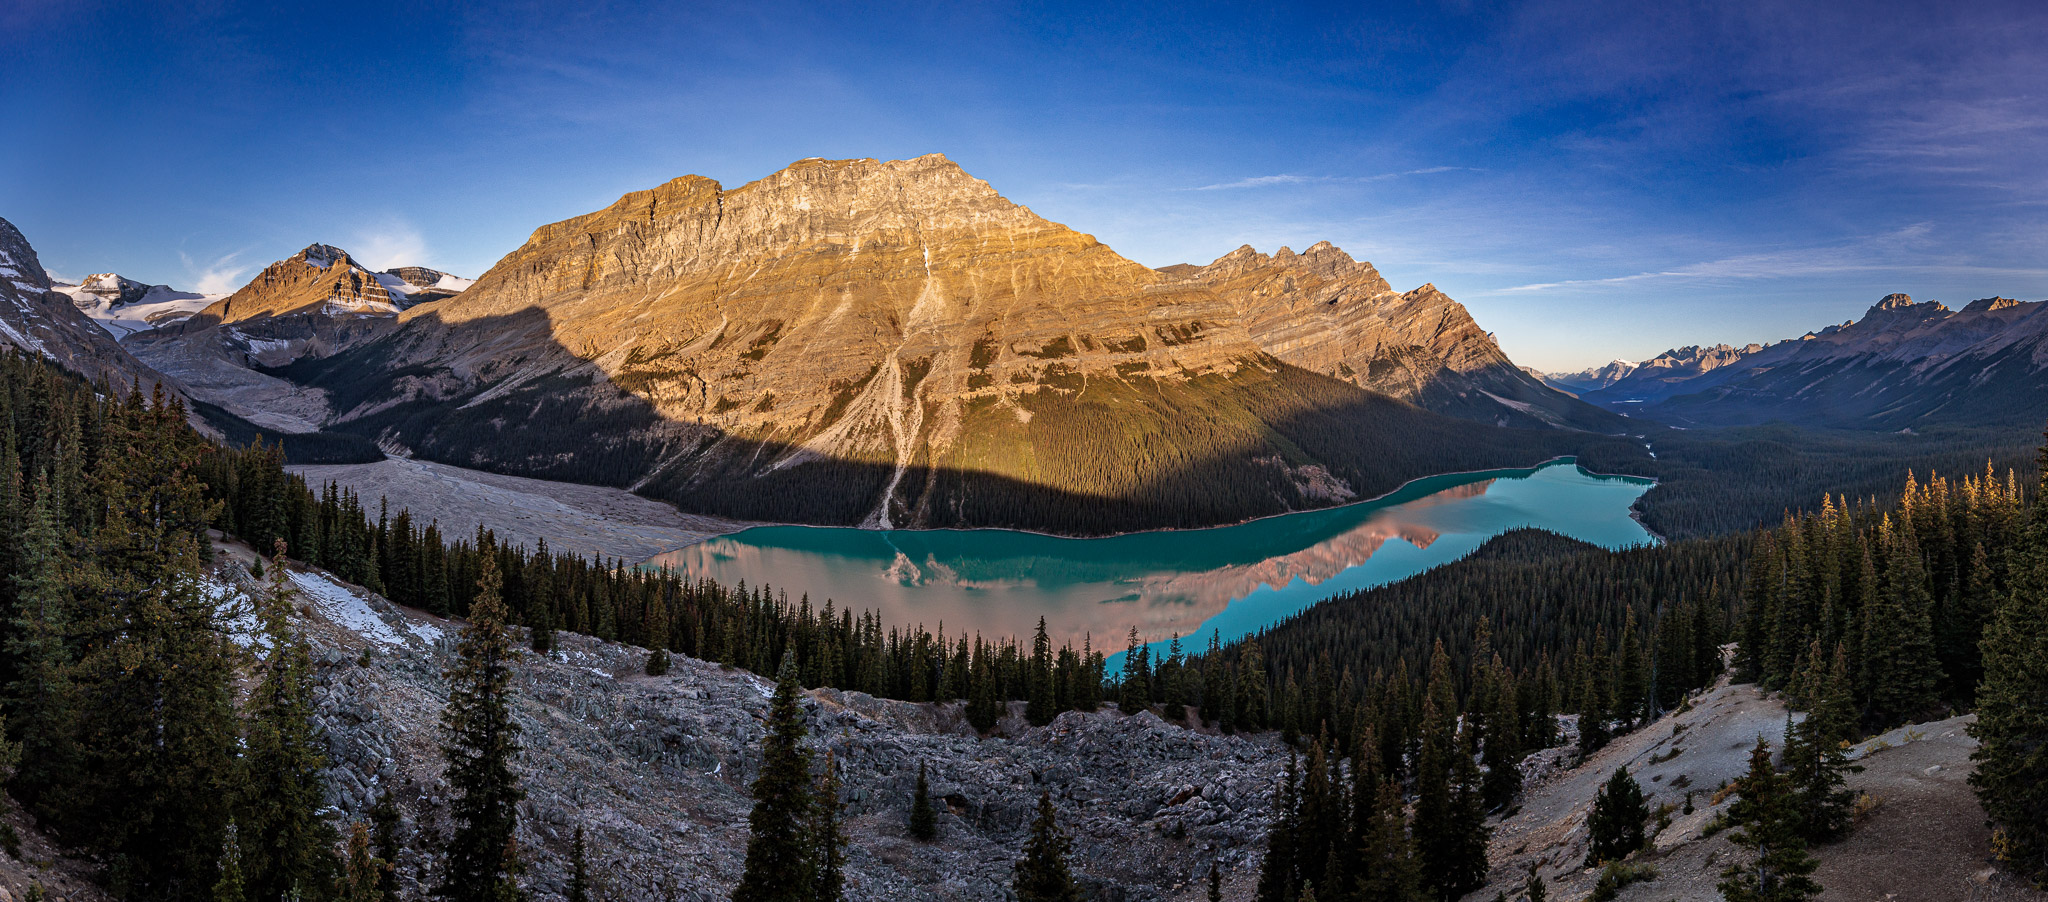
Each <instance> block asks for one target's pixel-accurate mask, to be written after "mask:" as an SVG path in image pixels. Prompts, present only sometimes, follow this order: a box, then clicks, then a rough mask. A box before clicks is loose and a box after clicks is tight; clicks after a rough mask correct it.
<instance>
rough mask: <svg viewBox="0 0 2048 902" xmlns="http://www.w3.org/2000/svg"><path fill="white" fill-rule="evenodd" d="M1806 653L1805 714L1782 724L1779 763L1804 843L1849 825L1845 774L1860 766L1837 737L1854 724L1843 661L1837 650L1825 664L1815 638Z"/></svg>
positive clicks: (1823, 838)
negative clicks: (1809, 663) (1781, 762)
mask: <svg viewBox="0 0 2048 902" xmlns="http://www.w3.org/2000/svg"><path fill="white" fill-rule="evenodd" d="M1809 656H1810V657H1812V658H1813V659H1814V663H1813V665H1812V666H1811V667H1810V668H1809V670H1810V671H1811V672H1812V675H1811V676H1810V677H1809V679H1808V680H1807V682H1808V691H1807V695H1808V701H1807V707H1808V711H1807V714H1806V718H1805V719H1804V720H1802V721H1800V722H1798V723H1795V724H1791V725H1789V726H1787V727H1786V728H1785V755H1784V765H1785V770H1786V778H1787V779H1788V780H1790V781H1791V785H1792V791H1793V794H1794V804H1793V807H1794V810H1796V811H1797V812H1799V816H1800V831H1801V833H1802V835H1804V836H1805V837H1806V840H1807V841H1808V842H1815V843H1818V842H1826V841H1827V840H1830V839H1835V838H1837V837H1839V836H1841V835H1842V834H1844V833H1846V832H1848V830H1849V817H1850V813H1851V806H1852V805H1853V804H1854V803H1855V800H1856V794H1855V793H1854V792H1851V791H1849V790H1848V789H1847V788H1845V781H1846V777H1847V775H1848V774H1852V773H1858V772H1861V771H1862V770H1863V768H1862V767H1861V766H1860V765H1854V764H1850V763H1849V756H1848V753H1847V752H1846V751H1844V750H1843V748H1842V741H1843V740H1844V739H1846V738H1848V736H1849V733H1850V731H1851V730H1852V729H1853V718H1854V715H1853V713H1852V710H1853V709H1852V705H1853V702H1851V700H1850V698H1849V693H1850V687H1849V682H1848V678H1847V671H1848V664H1847V662H1846V660H1844V656H1843V655H1841V654H1839V653H1838V654H1837V655H1836V656H1835V657H1834V659H1833V663H1832V664H1829V663H1828V662H1827V661H1826V659H1825V658H1824V656H1822V655H1821V654H1820V642H1819V641H1818V640H1816V641H1815V642H1814V643H1813V648H1812V650H1811V651H1810V652H1809Z"/></svg>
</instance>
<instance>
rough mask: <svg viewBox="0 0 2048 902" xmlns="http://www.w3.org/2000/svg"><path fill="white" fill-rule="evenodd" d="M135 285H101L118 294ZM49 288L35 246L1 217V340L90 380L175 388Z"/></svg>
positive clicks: (177, 388)
mask: <svg viewBox="0 0 2048 902" xmlns="http://www.w3.org/2000/svg"><path fill="white" fill-rule="evenodd" d="M123 281H126V280H123ZM136 284H137V283H133V282H129V283H128V286H129V287H124V286H122V285H120V284H119V283H102V284H101V286H100V287H101V289H102V290H109V291H111V292H113V293H114V295H115V296H120V294H121V293H122V292H124V291H131V292H132V291H133V287H132V286H134V285H136ZM53 289H54V285H53V284H52V283H51V281H50V275H49V273H47V272H44V271H43V265H42V262H41V261H40V260H38V259H37V258H36V252H35V248H33V247H30V246H29V243H28V239H27V238H26V237H24V236H23V235H22V234H21V230H20V229H17V228H15V227H14V224H13V223H10V222H8V221H7V220H5V219H0V343H5V344H7V345H11V346H13V347H16V348H19V349H21V350H24V351H27V352H29V353H32V354H38V355H41V356H44V357H47V358H49V359H51V360H54V361H56V362H57V363H59V364H61V365H63V366H64V368H65V369H68V370H71V371H72V372H74V373H78V374H79V375H81V376H84V377H85V378H87V379H89V380H93V381H99V380H101V379H105V380H106V381H107V382H109V383H112V384H114V385H116V386H122V387H126V386H130V385H136V384H139V385H140V386H141V387H142V388H143V390H144V391H148V390H149V389H150V388H152V387H153V386H155V385H157V384H158V383H167V386H168V387H169V388H170V389H171V390H172V391H173V392H177V391H178V390H179V388H180V387H179V386H178V385H177V384H176V382H175V381H172V380H167V379H165V378H164V377H163V375H162V374H161V373H158V372H157V371H156V370H154V369H152V368H150V367H149V366H147V365H145V364H143V363H142V362H141V361H139V360H137V359H136V358H135V357H134V356H133V355H131V354H129V353H128V352H127V351H125V350H123V349H122V348H121V346H120V345H119V344H116V343H115V341H114V339H113V337H112V336H110V335H109V334H107V332H106V330H103V329H101V328H100V327H99V326H97V325H94V323H93V321H92V320H91V319H89V318H87V316H86V315H85V314H84V313H83V312H81V311H80V310H79V309H78V307H77V305H76V304H75V303H74V302H73V299H72V298H71V297H70V296H67V295H65V294H61V293H59V292H58V291H56V290H53Z"/></svg>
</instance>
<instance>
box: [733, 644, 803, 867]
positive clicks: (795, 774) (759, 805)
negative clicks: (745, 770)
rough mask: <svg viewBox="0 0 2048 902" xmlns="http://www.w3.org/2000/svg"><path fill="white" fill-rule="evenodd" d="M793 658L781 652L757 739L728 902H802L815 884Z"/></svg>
mask: <svg viewBox="0 0 2048 902" xmlns="http://www.w3.org/2000/svg"><path fill="white" fill-rule="evenodd" d="M801 694H802V688H801V687H800V686H798V685H797V678H796V656H795V655H794V654H785V655H784V656H783V658H782V667H781V669H780V672H779V673H778V675H777V677H776V681H775V696H774V698H773V699H771V700H770V701H769V703H768V735H767V737H766V738H764V739H763V740H762V741H761V774H760V776H759V777H756V778H755V779H754V788H753V793H754V811H753V813H752V814H751V815H749V816H748V817H747V825H748V828H749V830H750V834H751V835H750V836H749V838H748V840H747V863H746V869H745V871H744V872H743V873H742V874H741V875H740V882H739V886H738V887H736V888H734V889H733V893H732V898H733V902H807V900H809V899H810V898H811V897H812V894H813V892H814V891H815V889H816V887H817V885H818V867H817V856H816V854H815V836H814V835H813V834H812V830H813V829H814V812H815V809H816V807H817V798H816V795H815V794H814V792H813V790H812V787H811V773H810V767H811V755H810V752H808V751H806V750H805V749H804V747H803V740H804V712H803V707H802V705H801V704H799V699H798V696H799V695H801Z"/></svg>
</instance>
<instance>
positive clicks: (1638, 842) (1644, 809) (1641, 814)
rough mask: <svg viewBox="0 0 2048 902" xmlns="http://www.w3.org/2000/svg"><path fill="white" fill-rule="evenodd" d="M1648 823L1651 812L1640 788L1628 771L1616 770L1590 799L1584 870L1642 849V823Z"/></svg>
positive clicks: (1625, 769) (1626, 769)
mask: <svg viewBox="0 0 2048 902" xmlns="http://www.w3.org/2000/svg"><path fill="white" fill-rule="evenodd" d="M1649 819H1650V809H1649V806H1647V805H1645V804H1644V803H1643V787H1642V785H1641V784H1639V783H1637V782H1636V778H1635V777H1633V776H1630V775H1629V772H1628V768H1625V767H1617V768H1615V769H1614V774H1613V776H1610V777H1608V778H1607V783H1606V784H1605V785H1603V786H1601V787H1600V793H1599V794H1598V795H1597V796H1595V797H1594V798H1593V813H1592V814H1590V815H1588V816H1587V817H1586V826H1587V832H1588V835H1589V837H1590V839H1589V840H1588V843H1587V847H1586V866H1587V867H1589V868H1590V867H1599V866H1600V865H1601V864H1602V863H1603V862H1609V861H1620V860H1621V859H1623V858H1627V857H1628V855H1629V853H1631V852H1634V851H1636V850H1637V849H1640V848H1642V847H1643V841H1644V837H1643V823H1644V822H1645V821H1648V820H1649Z"/></svg>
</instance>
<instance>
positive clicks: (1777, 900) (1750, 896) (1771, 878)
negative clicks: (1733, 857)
mask: <svg viewBox="0 0 2048 902" xmlns="http://www.w3.org/2000/svg"><path fill="white" fill-rule="evenodd" d="M1736 792H1737V793H1739V795H1738V797H1737V799H1736V801H1735V804H1734V805H1731V806H1729V809H1728V817H1729V820H1731V821H1733V822H1735V823H1736V824H1738V825H1740V826H1741V829H1740V830H1737V831H1736V832H1735V833H1734V834H1733V835H1731V836H1730V837H1729V838H1730V839H1731V840H1733V841H1734V843H1735V844H1736V845H1738V846H1741V847H1743V848H1745V849H1748V850H1750V851H1751V852H1752V853H1754V856H1753V857H1752V858H1751V859H1750V860H1749V861H1747V862H1742V863H1738V864H1732V865H1729V866H1728V869H1727V870H1725V871H1723V872H1722V873H1721V882H1720V883H1719V884H1718V887H1719V889H1720V890H1721V897H1722V898H1723V899H1726V900H1727V902H1803V900H1806V899H1811V898H1813V897H1815V896H1818V895H1820V884H1818V883H1816V882H1814V880H1813V877H1812V874H1813V870H1814V868H1815V866H1816V865H1817V863H1816V862H1815V861H1814V860H1813V856H1811V855H1809V854H1807V851H1806V841H1805V839H1804V838H1803V837H1801V836H1800V835H1799V827H1800V816H1799V811H1798V810H1797V808H1796V807H1795V806H1796V805H1797V799H1796V798H1795V797H1794V795H1793V793H1792V787H1791V783H1790V781H1788V780H1786V779H1785V777H1784V776H1783V775H1781V774H1779V773H1778V770H1777V768H1776V767H1773V766H1772V764H1771V746H1770V744H1769V743H1767V742H1765V741H1764V740H1763V739H1762V738H1761V737H1759V738H1758V739H1757V741H1756V747H1755V748H1753V749H1751V750H1750V753H1749V773H1748V774H1747V775H1745V776H1744V777H1743V778H1742V779H1741V780H1738V781H1737V782H1736Z"/></svg>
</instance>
